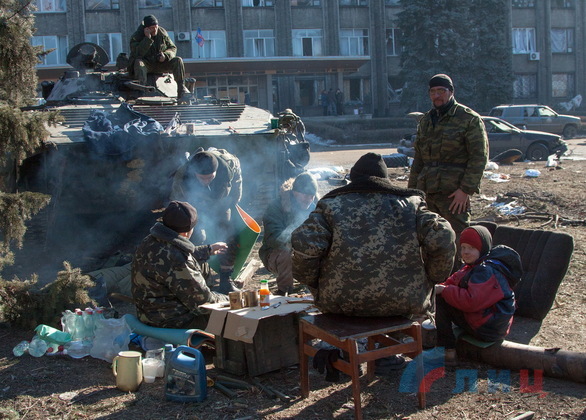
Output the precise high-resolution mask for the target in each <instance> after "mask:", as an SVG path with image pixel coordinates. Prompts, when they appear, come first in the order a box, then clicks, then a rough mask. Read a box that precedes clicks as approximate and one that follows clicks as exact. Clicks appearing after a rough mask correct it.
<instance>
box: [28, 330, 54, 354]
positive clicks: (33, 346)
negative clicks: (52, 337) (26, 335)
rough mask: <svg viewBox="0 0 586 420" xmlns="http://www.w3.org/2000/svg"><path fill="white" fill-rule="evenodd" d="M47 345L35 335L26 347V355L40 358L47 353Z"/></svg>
mask: <svg viewBox="0 0 586 420" xmlns="http://www.w3.org/2000/svg"><path fill="white" fill-rule="evenodd" d="M48 347H49V345H48V344H47V342H46V341H45V340H43V339H42V338H41V337H39V336H38V335H35V336H34V337H33V339H32V340H31V342H30V344H29V346H28V354H30V355H31V356H33V357H41V356H43V355H44V354H45V353H46V352H47V348H48Z"/></svg>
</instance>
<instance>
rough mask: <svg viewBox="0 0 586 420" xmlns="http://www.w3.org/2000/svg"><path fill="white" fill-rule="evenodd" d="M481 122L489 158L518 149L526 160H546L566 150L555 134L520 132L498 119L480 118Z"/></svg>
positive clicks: (566, 147) (564, 144) (520, 130)
mask: <svg viewBox="0 0 586 420" xmlns="http://www.w3.org/2000/svg"><path fill="white" fill-rule="evenodd" d="M482 120H483V121H484V126H485V127H486V133H487V134H488V142H489V145H490V157H491V158H492V157H494V156H496V155H498V154H499V153H502V152H504V151H506V150H510V149H518V150H520V151H521V152H522V153H523V156H524V158H525V159H527V160H547V157H548V156H549V155H553V154H554V153H557V154H559V155H562V154H563V153H564V152H566V150H568V145H567V144H566V142H565V141H563V140H562V139H561V137H560V136H558V135H557V134H551V133H545V132H542V131H530V130H522V129H520V128H518V127H515V126H514V125H512V124H509V123H508V122H506V121H504V120H501V119H500V118H494V117H482Z"/></svg>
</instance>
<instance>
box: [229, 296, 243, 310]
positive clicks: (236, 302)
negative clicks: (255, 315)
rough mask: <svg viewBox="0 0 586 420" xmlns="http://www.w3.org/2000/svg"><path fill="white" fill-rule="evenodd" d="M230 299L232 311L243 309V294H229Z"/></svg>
mask: <svg viewBox="0 0 586 420" xmlns="http://www.w3.org/2000/svg"><path fill="white" fill-rule="evenodd" d="M228 298H229V299H230V309H242V292H230V293H228Z"/></svg>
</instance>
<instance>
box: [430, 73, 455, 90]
mask: <svg viewBox="0 0 586 420" xmlns="http://www.w3.org/2000/svg"><path fill="white" fill-rule="evenodd" d="M437 86H442V87H445V88H448V89H449V90H451V91H452V92H453V91H454V83H453V82H452V79H450V76H448V75H447V74H436V75H435V76H433V77H432V78H431V79H429V88H430V89H431V88H432V87H437Z"/></svg>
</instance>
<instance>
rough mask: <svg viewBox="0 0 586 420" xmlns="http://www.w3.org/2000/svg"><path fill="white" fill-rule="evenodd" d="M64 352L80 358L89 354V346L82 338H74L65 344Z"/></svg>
mask: <svg viewBox="0 0 586 420" xmlns="http://www.w3.org/2000/svg"><path fill="white" fill-rule="evenodd" d="M64 353H65V354H67V355H68V356H70V357H73V358H74V359H81V358H82V357H86V356H89V354H90V348H89V347H88V346H87V345H86V343H84V342H83V341H82V340H76V341H71V342H69V343H67V344H66V345H65V350H64Z"/></svg>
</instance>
